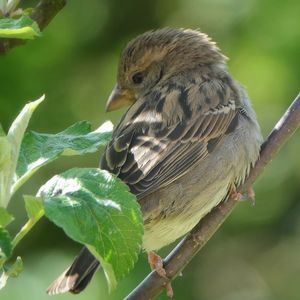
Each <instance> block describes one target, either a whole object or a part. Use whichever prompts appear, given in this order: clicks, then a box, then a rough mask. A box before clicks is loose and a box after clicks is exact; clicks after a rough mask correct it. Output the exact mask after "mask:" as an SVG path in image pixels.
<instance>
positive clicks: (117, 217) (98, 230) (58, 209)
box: [38, 168, 143, 288]
mask: <svg viewBox="0 0 300 300" xmlns="http://www.w3.org/2000/svg"><path fill="white" fill-rule="evenodd" d="M38 195H40V196H42V198H43V199H44V208H45V215H46V216H47V217H48V218H49V219H50V220H51V221H53V222H54V223H55V224H56V225H58V226H60V227H62V228H63V229H64V231H65V232H66V234H67V235H68V236H69V237H71V238H72V239H74V240H75V241H77V242H80V243H82V244H85V245H86V246H87V247H88V249H89V250H90V251H91V252H92V253H93V254H94V255H95V256H96V257H97V258H98V260H99V261H100V262H101V264H102V266H103V268H104V272H105V275H106V278H107V280H108V284H109V287H110V288H114V287H115V286H116V283H117V281H118V280H119V279H120V278H122V277H123V276H124V275H125V274H126V273H128V271H129V270H130V269H131V268H132V267H133V265H134V263H135V262H136V260H137V257H138V253H139V251H140V249H141V244H142V234H143V221H142V215H141V211H140V207H139V205H138V203H137V201H136V198H135V196H134V195H132V194H131V193H130V192H129V189H128V187H127V186H126V185H125V184H124V183H123V182H122V181H121V180H120V179H118V178H117V177H115V176H114V175H112V174H110V173H108V172H107V171H104V170H100V169H96V168H94V169H92V168H87V169H79V168H75V169H71V170H68V171H66V172H64V173H62V174H60V175H56V176H54V177H53V178H52V179H50V180H49V181H48V182H47V183H46V184H45V185H44V186H42V187H41V189H40V191H39V193H38Z"/></svg>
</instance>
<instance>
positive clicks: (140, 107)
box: [101, 80, 239, 198]
mask: <svg viewBox="0 0 300 300" xmlns="http://www.w3.org/2000/svg"><path fill="white" fill-rule="evenodd" d="M238 99H239V96H238V95H237V92H236V90H234V89H233V88H232V87H231V85H230V84H228V83H226V82H224V81H221V80H210V81H205V82H202V83H201V84H196V83H190V84H189V85H188V86H187V87H185V88H184V87H182V86H180V85H176V84H172V85H169V86H167V87H164V88H163V89H161V91H153V92H152V93H151V94H149V95H147V96H146V97H145V98H144V99H139V100H138V101H137V102H136V103H135V104H134V105H133V106H132V107H131V108H130V109H129V110H128V111H127V113H126V114H125V116H124V117H123V119H122V120H121V122H120V123H119V125H118V127H117V128H116V130H115V132H114V134H113V139H112V140H111V142H110V143H109V144H108V146H107V148H106V151H105V153H104V155H103V157H102V160H101V167H102V168H104V169H107V170H108V171H110V172H112V173H114V174H117V175H118V177H119V178H121V179H122V180H123V181H124V182H125V183H126V184H128V185H129V187H130V189H131V191H132V192H133V193H134V194H136V195H137V197H138V198H142V197H144V196H145V195H148V194H149V193H151V192H153V191H155V190H157V189H159V188H161V187H163V186H166V185H168V184H170V183H171V182H173V181H174V180H176V179H178V178H180V177H181V176H182V175H184V174H186V173H187V172H188V171H189V170H190V169H191V168H193V167H194V166H196V165H197V164H199V163H201V161H202V160H203V159H204V158H205V157H206V156H207V155H210V153H211V152H212V151H213V149H214V148H215V146H216V145H217V144H218V142H219V141H220V139H221V138H222V137H223V136H224V135H225V134H226V133H228V132H230V131H231V130H233V129H234V127H235V126H236V125H237V122H238V117H239V116H238V110H239V107H238V106H239V102H238Z"/></svg>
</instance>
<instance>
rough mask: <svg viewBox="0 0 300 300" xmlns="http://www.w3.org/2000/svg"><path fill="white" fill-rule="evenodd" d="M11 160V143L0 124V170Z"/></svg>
mask: <svg viewBox="0 0 300 300" xmlns="http://www.w3.org/2000/svg"><path fill="white" fill-rule="evenodd" d="M10 162H11V144H10V143H9V141H8V139H7V136H6V134H5V132H4V131H3V129H2V126H1V124H0V171H1V170H2V169H3V168H4V167H5V166H6V165H8V164H10Z"/></svg>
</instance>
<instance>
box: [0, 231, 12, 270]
mask: <svg viewBox="0 0 300 300" xmlns="http://www.w3.org/2000/svg"><path fill="white" fill-rule="evenodd" d="M11 254H12V244H11V238H10V235H9V232H8V231H7V230H6V229H4V228H3V227H0V266H2V264H3V262H4V261H5V260H6V259H7V258H8V257H10V256H11Z"/></svg>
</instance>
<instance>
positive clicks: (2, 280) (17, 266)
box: [0, 256, 23, 290]
mask: <svg viewBox="0 0 300 300" xmlns="http://www.w3.org/2000/svg"><path fill="white" fill-rule="evenodd" d="M5 269H6V271H5V272H2V274H1V277H0V290H1V289H2V288H4V287H5V285H6V283H7V279H8V278H9V277H17V276H18V275H19V274H20V273H21V272H22V271H23V262H22V259H21V257H19V256H18V257H17V259H16V261H15V262H14V263H13V265H12V266H10V267H9V268H6V266H5Z"/></svg>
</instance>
